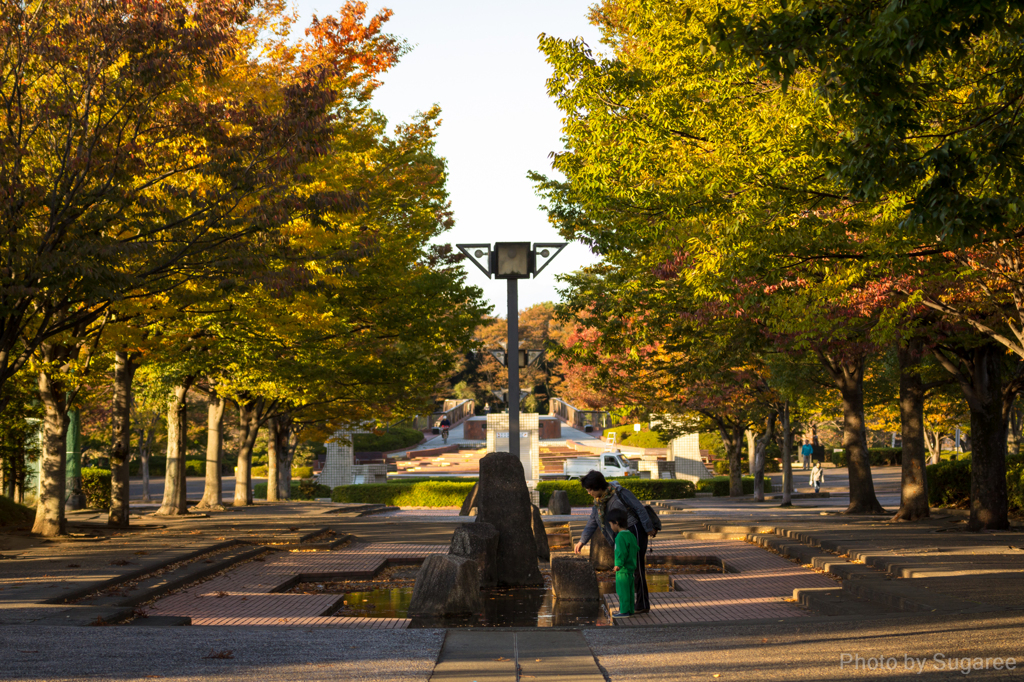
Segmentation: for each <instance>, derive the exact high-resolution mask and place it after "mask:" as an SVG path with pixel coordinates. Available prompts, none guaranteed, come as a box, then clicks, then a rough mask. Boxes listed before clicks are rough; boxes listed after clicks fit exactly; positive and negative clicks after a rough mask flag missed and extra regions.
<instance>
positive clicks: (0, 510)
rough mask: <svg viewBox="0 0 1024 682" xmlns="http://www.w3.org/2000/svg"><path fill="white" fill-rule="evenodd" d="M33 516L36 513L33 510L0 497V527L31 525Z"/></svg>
mask: <svg viewBox="0 0 1024 682" xmlns="http://www.w3.org/2000/svg"><path fill="white" fill-rule="evenodd" d="M35 516H36V513H35V511H34V510H33V509H30V508H29V507H26V506H24V505H20V504H18V503H17V502H15V501H14V500H9V499H7V498H6V497H4V496H3V495H0V526H8V525H10V526H15V525H19V524H22V523H32V520H33V519H35Z"/></svg>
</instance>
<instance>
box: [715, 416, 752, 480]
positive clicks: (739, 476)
mask: <svg viewBox="0 0 1024 682" xmlns="http://www.w3.org/2000/svg"><path fill="white" fill-rule="evenodd" d="M718 430H719V433H721V434H722V443H723V444H724V445H725V452H726V455H727V456H728V457H729V497H739V496H740V495H742V494H743V471H742V470H741V469H740V460H741V459H742V457H743V445H744V434H745V431H746V429H745V428H744V427H743V425H742V424H729V425H723V424H719V427H718Z"/></svg>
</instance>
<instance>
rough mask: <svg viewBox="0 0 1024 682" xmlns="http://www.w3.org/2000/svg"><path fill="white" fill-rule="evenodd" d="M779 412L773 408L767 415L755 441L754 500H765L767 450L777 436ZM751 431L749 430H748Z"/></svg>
mask: <svg viewBox="0 0 1024 682" xmlns="http://www.w3.org/2000/svg"><path fill="white" fill-rule="evenodd" d="M776 416H778V413H777V412H775V411H774V410H772V412H771V414H769V415H768V416H767V417H765V420H764V431H763V432H762V433H761V435H760V436H758V437H757V438H756V439H755V441H754V501H755V502H764V464H765V451H766V450H767V449H768V443H769V442H771V440H772V439H773V438H775V418H776ZM748 433H749V431H748Z"/></svg>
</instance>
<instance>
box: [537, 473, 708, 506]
mask: <svg viewBox="0 0 1024 682" xmlns="http://www.w3.org/2000/svg"><path fill="white" fill-rule="evenodd" d="M611 480H613V481H615V482H616V483H618V484H619V485H621V486H622V487H623V488H625V489H626V490H628V491H630V492H631V493H633V494H634V495H636V497H637V499H640V500H678V499H681V498H684V497H693V496H694V494H695V493H696V489H695V488H694V486H693V483H692V482H690V481H683V480H674V479H656V478H634V477H632V476H631V477H629V478H614V479H611ZM537 490H538V491H539V492H540V506H542V507H545V506H547V504H548V501H549V500H550V499H551V493H553V492H554V491H556V490H564V491H565V492H566V493H567V494H568V496H569V504H571V505H572V506H574V507H589V506H591V505H593V504H594V498H592V497H591V496H590V495H589V494H588V493H587V491H586V490H584V489H583V486H582V485H580V482H579V481H578V480H573V481H540V482H539V483H538V484H537Z"/></svg>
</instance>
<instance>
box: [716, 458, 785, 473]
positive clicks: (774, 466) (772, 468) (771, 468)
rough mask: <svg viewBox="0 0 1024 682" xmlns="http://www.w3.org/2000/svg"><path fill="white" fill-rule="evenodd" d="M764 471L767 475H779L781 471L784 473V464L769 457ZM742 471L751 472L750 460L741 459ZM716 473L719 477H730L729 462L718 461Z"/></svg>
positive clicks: (765, 461) (766, 459)
mask: <svg viewBox="0 0 1024 682" xmlns="http://www.w3.org/2000/svg"><path fill="white" fill-rule="evenodd" d="M764 470H765V473H769V474H777V473H779V472H780V471H782V464H781V463H780V462H779V460H777V459H775V458H773V457H767V458H765V460H764ZM740 471H750V464H749V460H746V459H741V460H740ZM715 473H716V474H718V475H719V476H728V475H729V460H727V459H719V460H716V461H715Z"/></svg>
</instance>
